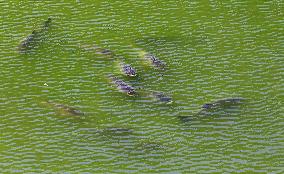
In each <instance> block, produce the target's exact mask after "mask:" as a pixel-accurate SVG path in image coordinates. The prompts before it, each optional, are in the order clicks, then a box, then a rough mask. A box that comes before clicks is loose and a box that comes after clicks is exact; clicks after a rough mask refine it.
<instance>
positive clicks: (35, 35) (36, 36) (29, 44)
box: [18, 18, 51, 53]
mask: <svg viewBox="0 0 284 174" xmlns="http://www.w3.org/2000/svg"><path fill="white" fill-rule="evenodd" d="M50 23H51V18H48V19H47V20H46V21H45V22H44V24H43V27H42V28H41V29H40V30H33V32H32V34H30V35H28V36H27V37H26V38H25V39H24V40H23V41H21V43H20V44H19V46H18V50H19V52H20V53H23V52H25V51H28V50H30V49H32V48H33V47H34V46H35V45H36V44H37V42H38V41H40V40H41V37H43V36H44V33H45V32H46V30H47V29H48V27H49V26H50Z"/></svg>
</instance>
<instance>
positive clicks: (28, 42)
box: [18, 30, 38, 52]
mask: <svg viewBox="0 0 284 174" xmlns="http://www.w3.org/2000/svg"><path fill="white" fill-rule="evenodd" d="M37 34H38V33H37V31H36V30H34V31H33V32H32V34H30V35H28V36H27V37H26V38H25V39H24V40H23V41H21V43H20V45H19V47H18V48H19V51H20V52H23V51H25V50H27V49H30V48H32V47H33V44H34V42H35V37H36V36H37Z"/></svg>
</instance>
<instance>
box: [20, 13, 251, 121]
mask: <svg viewBox="0 0 284 174" xmlns="http://www.w3.org/2000/svg"><path fill="white" fill-rule="evenodd" d="M51 22H52V19H51V18H48V19H47V20H46V21H45V22H44V24H43V26H42V27H41V29H39V30H33V31H32V33H31V34H30V35H28V36H27V37H26V38H25V39H24V40H23V41H22V42H21V43H20V44H19V46H18V50H19V52H20V53H27V52H28V51H29V50H31V49H33V48H34V47H35V45H36V44H37V40H38V39H39V38H40V37H42V36H43V35H44V34H45V32H47V29H48V28H49V26H50V25H51ZM83 48H84V47H83ZM85 49H88V48H85ZM92 50H95V51H96V52H98V53H100V54H103V55H108V56H112V57H114V56H115V55H114V53H113V52H112V51H110V50H108V49H104V48H101V47H98V46H92ZM140 56H141V57H143V58H144V60H145V61H146V62H149V63H150V65H152V66H153V67H155V68H157V69H160V70H163V69H165V68H166V63H165V62H163V61H161V60H159V59H158V58H157V57H156V56H155V55H153V54H150V53H147V52H146V51H140ZM118 66H119V68H120V71H121V72H122V74H124V75H125V76H128V77H131V78H135V77H136V76H137V71H136V70H135V68H133V67H132V66H131V65H129V64H125V63H124V62H123V61H119V62H118ZM107 78H108V79H109V80H110V81H111V82H112V84H114V86H116V88H117V89H118V90H119V91H121V92H123V93H125V94H126V95H129V96H136V95H138V92H137V90H136V88H134V87H132V86H131V85H129V84H128V83H127V82H125V81H123V80H122V79H120V78H119V77H117V76H115V75H113V74H110V75H108V77H107ZM147 95H149V96H152V97H153V98H155V99H156V100H157V101H159V102H163V103H166V104H170V103H172V102H173V100H172V98H171V97H169V96H167V95H166V94H164V93H163V92H157V91H149V92H147ZM244 101H245V99H244V98H227V99H221V100H217V101H214V102H212V103H206V104H204V105H203V106H202V107H201V110H200V111H199V112H198V113H197V114H196V115H198V114H200V113H203V112H210V111H212V110H215V109H220V108H227V107H230V106H234V105H238V104H241V103H243V102H244ZM45 103H46V104H48V105H50V106H53V107H54V108H56V110H59V111H60V112H61V115H73V116H80V115H84V112H82V111H80V110H78V109H76V108H73V107H70V106H67V105H64V104H58V103H54V102H51V101H48V102H45ZM189 117H190V116H185V117H184V116H181V117H179V118H180V120H181V121H184V122H185V121H188V118H189Z"/></svg>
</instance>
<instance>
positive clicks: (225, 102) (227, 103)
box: [202, 98, 245, 109]
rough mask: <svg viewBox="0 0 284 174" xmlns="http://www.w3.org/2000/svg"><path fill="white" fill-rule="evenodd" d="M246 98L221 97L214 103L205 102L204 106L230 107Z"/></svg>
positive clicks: (204, 107)
mask: <svg viewBox="0 0 284 174" xmlns="http://www.w3.org/2000/svg"><path fill="white" fill-rule="evenodd" d="M244 100H245V99H244V98H227V99H221V100H217V101H215V102H212V103H205V104H204V105H203V106H202V108H203V109H214V108H224V107H229V106H232V105H236V104H241V103H243V102H244Z"/></svg>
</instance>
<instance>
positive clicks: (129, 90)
mask: <svg viewBox="0 0 284 174" xmlns="http://www.w3.org/2000/svg"><path fill="white" fill-rule="evenodd" d="M109 78H110V79H111V81H112V82H113V83H114V84H115V85H116V86H117V88H118V89H119V90H120V91H122V92H124V93H126V94H127V95H129V96H133V95H135V94H136V92H135V89H134V88H133V87H132V86H130V85H128V84H127V83H125V82H124V81H122V80H120V79H118V78H117V77H114V76H112V75H110V76H109Z"/></svg>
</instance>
